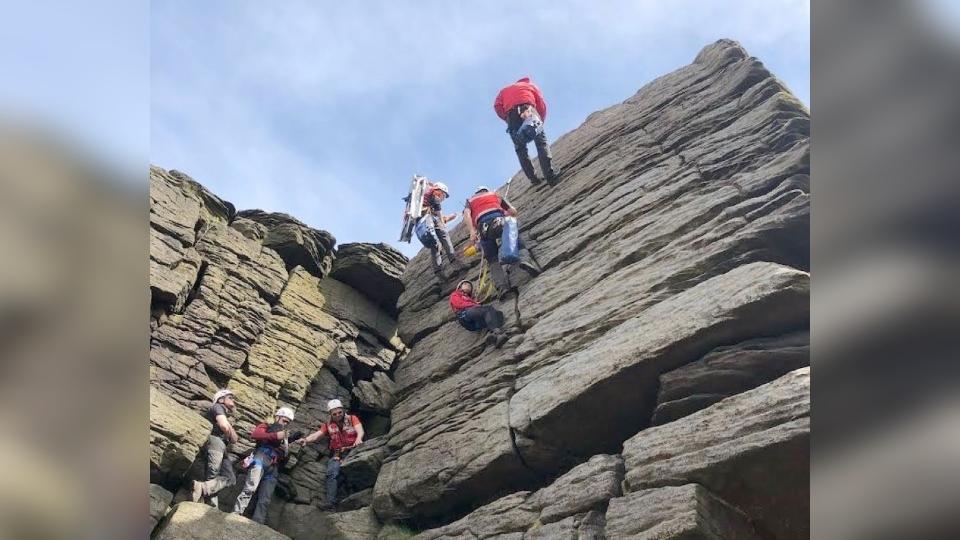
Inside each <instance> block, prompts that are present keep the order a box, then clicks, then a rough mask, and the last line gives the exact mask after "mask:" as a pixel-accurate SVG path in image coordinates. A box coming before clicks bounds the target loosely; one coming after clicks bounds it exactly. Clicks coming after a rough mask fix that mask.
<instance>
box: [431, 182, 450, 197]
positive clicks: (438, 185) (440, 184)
mask: <svg viewBox="0 0 960 540" xmlns="http://www.w3.org/2000/svg"><path fill="white" fill-rule="evenodd" d="M433 187H434V189H439V190H440V191H442V192H443V194H444V195H446V196H447V197H449V196H450V190H449V189H447V185H446V184H444V183H443V182H437V183H436V184H434V185H433Z"/></svg>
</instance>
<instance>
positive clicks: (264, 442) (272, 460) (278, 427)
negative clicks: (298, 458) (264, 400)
mask: <svg viewBox="0 0 960 540" xmlns="http://www.w3.org/2000/svg"><path fill="white" fill-rule="evenodd" d="M273 418H274V420H275V422H274V423H273V424H270V425H269V426H268V425H267V424H266V423H262V424H260V425H258V426H257V427H256V428H255V429H254V430H253V433H251V434H250V437H251V438H252V439H253V440H254V441H256V442H257V446H256V448H254V449H253V452H252V453H251V454H250V455H249V456H247V458H246V459H245V460H244V461H243V466H244V468H245V469H247V481H246V482H245V483H244V484H243V491H241V492H240V495H239V496H237V502H236V503H235V504H234V506H233V513H234V514H243V512H244V510H246V509H247V505H248V504H250V499H251V498H253V494H254V493H257V505H256V507H255V508H254V510H253V520H254V521H256V522H257V523H263V522H264V521H266V520H267V505H269V504H270V498H271V497H273V490H274V489H276V487H277V473H278V470H279V469H280V466H279V464H278V463H279V462H281V461H283V460H285V459H286V458H287V455H288V453H289V445H288V443H287V440H288V439H287V426H288V425H289V424H290V422H293V409H291V408H289V407H280V408H279V409H277V412H276V413H275V414H274V415H273ZM301 435H302V434H300V433H294V434H293V438H299V437H300V436H301ZM258 487H259V488H260V489H259V492H258V491H257V488H258Z"/></svg>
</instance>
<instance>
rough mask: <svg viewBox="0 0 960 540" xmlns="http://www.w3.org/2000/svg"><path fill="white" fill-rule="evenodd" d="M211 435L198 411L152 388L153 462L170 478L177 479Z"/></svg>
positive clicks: (151, 428) (153, 465)
mask: <svg viewBox="0 0 960 540" xmlns="http://www.w3.org/2000/svg"><path fill="white" fill-rule="evenodd" d="M209 435H210V422H208V421H207V420H206V419H205V418H203V417H202V416H200V414H199V413H197V412H195V411H193V410H191V409H188V408H187V407H185V406H184V405H181V404H180V403H177V401H175V400H174V399H173V398H171V397H169V396H167V395H166V394H164V393H162V392H161V391H160V390H158V389H156V388H155V387H153V386H151V387H150V465H151V466H152V467H156V469H157V470H158V471H159V472H161V473H162V474H163V475H164V476H165V479H166V480H168V481H174V482H176V481H178V479H179V478H180V477H181V476H182V475H183V473H184V472H186V471H187V469H188V468H189V467H190V464H191V463H193V460H194V459H196V457H197V454H198V453H199V451H200V448H201V447H202V446H203V445H204V443H206V441H207V438H208V436H209Z"/></svg>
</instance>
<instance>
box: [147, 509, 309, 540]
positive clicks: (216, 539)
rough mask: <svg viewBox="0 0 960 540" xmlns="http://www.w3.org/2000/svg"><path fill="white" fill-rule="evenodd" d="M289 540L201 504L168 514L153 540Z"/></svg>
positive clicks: (262, 526)
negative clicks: (227, 539) (228, 539)
mask: <svg viewBox="0 0 960 540" xmlns="http://www.w3.org/2000/svg"><path fill="white" fill-rule="evenodd" d="M185 538H189V539H191V540H221V539H223V538H230V539H232V540H290V537H289V536H284V535H282V534H280V533H278V532H277V531H275V530H273V529H271V528H270V527H267V526H266V525H260V524H259V523H256V522H254V521H251V520H249V519H246V518H243V517H240V516H237V515H234V514H229V513H224V512H221V511H219V510H217V509H215V508H212V507H210V506H207V505H206V504H203V503H192V502H182V503H180V504H178V505H176V506H175V507H173V510H171V511H170V515H169V516H168V517H167V519H166V521H164V523H163V524H161V525H160V527H159V528H158V529H157V532H156V534H155V535H154V536H153V539H154V540H183V539H185Z"/></svg>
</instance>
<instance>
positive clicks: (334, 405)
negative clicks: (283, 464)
mask: <svg viewBox="0 0 960 540" xmlns="http://www.w3.org/2000/svg"><path fill="white" fill-rule="evenodd" d="M327 410H328V411H329V412H330V421H329V422H325V423H323V424H322V425H321V426H320V429H318V430H316V431H314V432H313V433H311V434H310V435H307V436H306V437H304V438H302V439H300V440H298V441H296V442H298V443H300V444H308V443H312V442H314V441H317V440H318V439H321V438H323V437H329V438H330V440H329V442H328V446H327V448H328V449H329V451H330V461H328V462H327V500H326V501H325V502H324V503H323V504H322V505H321V506H320V508H321V509H324V510H330V509H332V508H333V507H334V505H336V504H337V480H338V479H339V477H340V463H341V462H342V461H343V458H344V457H346V455H347V453H348V452H349V451H350V450H351V449H353V448H354V447H356V446H357V445H359V444H360V443H362V442H363V425H362V424H361V423H360V419H359V418H357V417H356V416H354V415H352V414H347V413H346V412H345V411H344V410H343V403H341V402H340V400H339V399H331V400H330V401H329V402H328V403H327Z"/></svg>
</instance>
